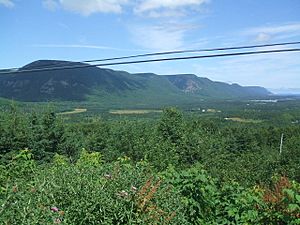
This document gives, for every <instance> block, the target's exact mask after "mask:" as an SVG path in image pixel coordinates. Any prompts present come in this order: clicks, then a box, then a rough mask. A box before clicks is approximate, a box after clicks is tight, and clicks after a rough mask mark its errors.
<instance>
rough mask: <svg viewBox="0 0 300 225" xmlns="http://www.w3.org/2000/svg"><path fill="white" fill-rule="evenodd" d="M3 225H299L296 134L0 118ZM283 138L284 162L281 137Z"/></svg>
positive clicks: (207, 124) (182, 120)
mask: <svg viewBox="0 0 300 225" xmlns="http://www.w3.org/2000/svg"><path fill="white" fill-rule="evenodd" d="M0 121H1V126H0V153H1V167H0V168H1V171H0V185H1V192H0V215H1V216H0V222H1V224H299V222H300V218H299V216H300V215H299V209H300V208H299V206H300V185H299V182H300V169H299V156H300V151H299V150H300V149H299V145H300V128H299V126H298V125H296V124H295V125H282V126H280V127H279V126H278V127H274V126H272V125H268V124H264V123H262V124H249V123H243V124H242V123H226V124H225V123H223V122H221V121H220V120H217V119H216V120H206V119H203V118H202V119H201V118H199V117H196V116H185V115H184V114H183V113H182V112H180V111H179V110H177V109H175V108H168V109H166V110H164V112H163V114H162V115H161V117H160V118H159V119H158V120H156V119H154V120H143V119H139V120H124V119H123V120H103V119H101V118H97V117H91V118H86V119H84V120H82V121H81V122H78V123H67V122H66V121H64V119H63V117H62V116H58V115H56V114H55V113H54V112H53V111H51V110H46V111H45V112H44V113H40V112H31V113H24V112H21V111H20V110H18V108H16V107H14V106H12V107H11V108H10V109H8V110H6V111H2V112H1V113H0ZM282 133H284V135H285V138H284V145H283V148H282V153H281V154H280V153H279V145H280V136H281V134H282Z"/></svg>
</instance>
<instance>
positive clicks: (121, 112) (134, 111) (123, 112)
mask: <svg viewBox="0 0 300 225" xmlns="http://www.w3.org/2000/svg"><path fill="white" fill-rule="evenodd" d="M162 112H163V111H162V110H154V109H121V110H110V111H109V113H110V114H115V115H130V114H147V113H162Z"/></svg>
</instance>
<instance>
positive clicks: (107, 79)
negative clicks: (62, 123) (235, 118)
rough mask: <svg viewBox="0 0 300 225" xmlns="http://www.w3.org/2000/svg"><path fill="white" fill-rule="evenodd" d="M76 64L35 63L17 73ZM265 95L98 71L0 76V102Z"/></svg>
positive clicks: (174, 78) (181, 79)
mask: <svg viewBox="0 0 300 225" xmlns="http://www.w3.org/2000/svg"><path fill="white" fill-rule="evenodd" d="M62 65H68V66H69V65H83V64H80V63H74V62H67V61H55V60H39V61H35V62H33V63H30V64H28V65H26V66H24V67H23V68H21V69H20V70H24V69H36V68H44V67H57V66H62ZM268 94H270V93H269V92H268V91H267V90H266V89H264V88H261V87H242V86H239V85H237V84H233V85H230V84H226V83H222V82H214V81H211V80H209V79H207V78H202V77H197V76H196V75H189V74H183V75H165V76H162V75H156V74H151V73H143V74H130V73H127V72H124V71H114V70H111V69H103V68H98V67H89V68H76V69H68V70H54V71H43V72H26V73H14V74H6V75H1V76H0V97H4V98H10V99H11V98H13V99H16V100H20V101H49V100H50V101H112V102H113V101H117V102H119V101H126V99H127V100H132V101H137V102H136V103H139V104H143V103H145V104H147V103H149V102H155V101H157V100H159V101H162V102H164V103H176V102H182V101H199V100H200V99H203V98H247V97H263V96H266V95H268Z"/></svg>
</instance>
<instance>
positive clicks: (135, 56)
mask: <svg viewBox="0 0 300 225" xmlns="http://www.w3.org/2000/svg"><path fill="white" fill-rule="evenodd" d="M296 44H300V41H295V42H282V43H271V44H262V45H244V46H233V47H218V48H203V49H190V50H177V51H165V52H153V53H146V54H138V55H129V56H120V57H112V58H103V59H91V60H84V61H75V62H66V63H60V66H67V65H71V64H74V63H94V62H105V61H113V60H120V59H131V58H140V57H149V56H160V55H171V54H172V55H173V54H183V53H196V52H213V51H228V50H239V49H251V48H263V47H274V46H285V45H296ZM50 66H51V65H50ZM47 68H51V67H47ZM54 68H56V67H54ZM18 69H21V68H10V70H18Z"/></svg>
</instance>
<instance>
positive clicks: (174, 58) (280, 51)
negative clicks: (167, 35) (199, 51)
mask: <svg viewBox="0 0 300 225" xmlns="http://www.w3.org/2000/svg"><path fill="white" fill-rule="evenodd" d="M299 51H300V48H292V49H276V50H265V51H251V52H236V53H224V54H214V55H197V56H186V57H173V58H160V59H148V60H136V61H124V62H112V63H98V64H92V65H91V64H85V65H78V66H63V67H49V68H38V69H27V70H26V69H21V70H17V71H4V72H0V74H15V73H26V72H42V71H53V70H67V69H79V68H89V67H96V66H113V65H125V64H137V63H149V62H162V61H174V60H188V59H203V58H216V57H228V56H242V55H255V54H269V53H282V52H299Z"/></svg>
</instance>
